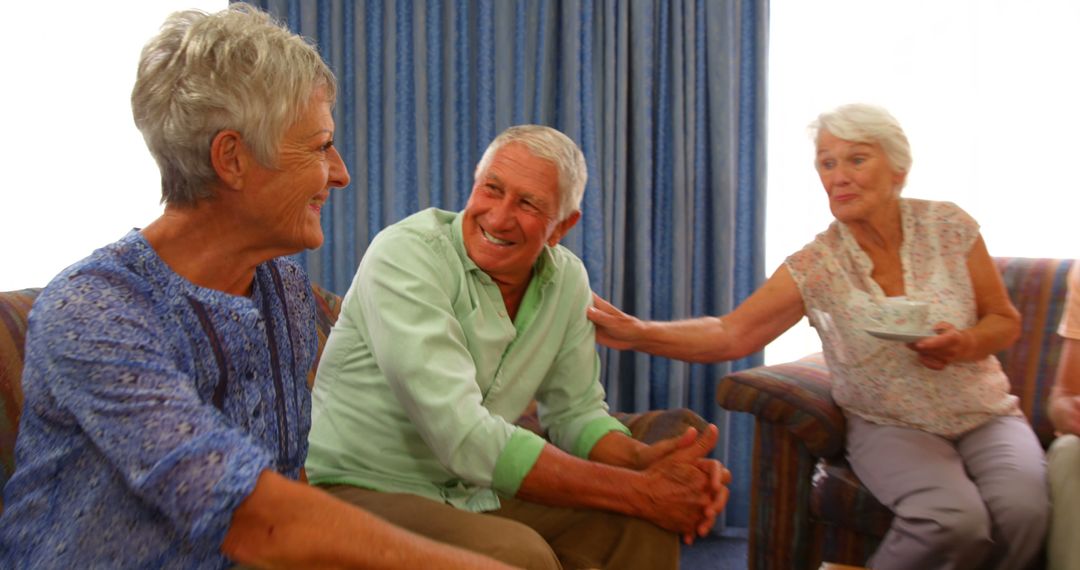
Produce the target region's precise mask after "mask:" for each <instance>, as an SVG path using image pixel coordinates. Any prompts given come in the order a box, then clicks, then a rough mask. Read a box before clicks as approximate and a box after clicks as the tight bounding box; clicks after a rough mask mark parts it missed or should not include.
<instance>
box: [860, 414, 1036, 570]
mask: <svg viewBox="0 0 1080 570" xmlns="http://www.w3.org/2000/svg"><path fill="white" fill-rule="evenodd" d="M847 425H848V429H847V454H848V462H849V463H850V464H851V467H852V469H853V470H854V471H855V474H856V475H858V477H859V479H861V480H862V482H863V484H864V485H866V488H867V489H869V490H870V492H871V493H873V494H874V496H875V497H877V499H878V500H879V501H881V503H882V504H883V505H885V506H886V507H888V508H889V509H891V510H892V511H893V513H894V514H895V515H896V518H894V519H893V523H892V527H891V528H890V529H889V532H888V533H887V534H886V535H885V538H884V540H883V541H882V543H881V545H880V546H879V547H878V550H877V551H876V552H875V553H874V555H873V557H871V559H870V562H869V567H871V568H876V569H886V570H887V569H893V568H897V569H912V568H918V569H919V570H929V569H931V568H941V569H953V568H955V569H963V570H972V569H976V568H996V569H1002V570H1004V569H1018V570H1019V569H1022V568H1026V567H1027V566H1028V565H1029V564H1030V563H1031V562H1032V561H1033V560H1034V559H1035V557H1036V556H1037V555H1038V554H1039V551H1040V549H1041V548H1042V545H1043V540H1044V538H1045V535H1046V528H1047V523H1048V520H1049V517H1050V499H1049V491H1048V489H1047V482H1046V457H1045V455H1044V454H1043V450H1042V446H1041V445H1040V444H1039V440H1038V439H1037V438H1036V437H1035V433H1034V432H1033V431H1032V429H1031V426H1030V425H1028V423H1027V421H1026V420H1025V419H1024V418H1021V417H1014V416H1004V417H998V418H995V419H993V420H990V421H989V422H987V423H985V424H983V425H981V426H979V427H978V428H976V429H974V430H972V431H970V432H968V433H965V434H963V435H962V436H960V437H958V438H956V439H946V438H943V437H940V436H936V435H933V434H930V433H927V432H924V431H920V430H915V429H909V428H901V427H893V426H882V425H877V424H873V423H870V422H868V421H865V420H862V419H860V418H857V417H855V416H850V415H849V416H848V424H847Z"/></svg>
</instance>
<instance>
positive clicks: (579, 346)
mask: <svg viewBox="0 0 1080 570" xmlns="http://www.w3.org/2000/svg"><path fill="white" fill-rule="evenodd" d="M590 302H591V293H590V289H589V282H588V276H587V275H586V273H585V268H584V266H583V265H582V263H581V261H580V260H579V259H578V258H577V257H575V256H574V254H572V253H571V252H570V251H569V250H567V249H566V248H564V247H562V246H556V247H547V248H545V249H544V251H543V252H542V253H541V255H540V258H539V259H538V260H537V262H536V266H535V268H534V271H533V279H532V281H531V282H530V283H529V287H528V290H527V292H526V293H525V298H524V299H523V300H522V303H521V306H520V308H519V309H518V314H517V318H516V319H515V320H513V321H511V320H510V318H509V317H508V315H507V313H506V307H505V305H504V304H503V299H502V295H501V294H500V292H499V288H498V286H496V284H495V282H494V281H493V280H492V279H491V278H490V277H489V276H488V275H487V274H486V273H484V272H483V271H482V270H481V269H480V268H478V267H477V266H476V264H474V263H473V262H472V260H471V259H469V257H468V255H467V254H466V252H465V244H464V242H463V241H462V237H461V215H460V214H456V213H453V212H445V211H442V210H436V209H429V210H424V211H422V212H419V213H417V214H414V215H412V216H410V217H408V218H406V219H405V220H402V221H401V222H399V223H397V224H394V225H392V226H390V227H388V228H386V229H385V230H383V231H382V232H381V233H380V234H379V235H378V236H376V238H375V239H374V240H373V241H372V243H371V245H370V247H369V248H368V250H367V253H366V254H365V255H364V259H363V261H361V262H360V268H359V269H358V270H357V273H356V278H355V279H354V280H353V283H352V286H351V287H350V288H349V291H348V292H347V293H346V294H345V298H344V299H343V302H342V307H341V316H340V317H339V318H338V321H337V323H336V324H335V325H334V328H333V331H332V332H331V333H330V338H329V339H328V340H327V342H326V348H325V351H324V352H323V356H322V360H321V361H320V363H319V370H318V375H317V376H316V380H315V388H314V392H313V394H312V400H313V404H312V428H311V435H310V449H309V452H308V458H307V465H306V468H307V474H308V478H309V480H310V481H311V482H312V483H315V484H333V483H345V484H350V485H356V486H360V487H366V488H370V489H375V490H378V491H384V492H404V493H413V494H416V495H421V496H424V497H428V498H431V499H434V500H437V501H444V502H446V503H449V504H451V505H454V506H456V507H458V508H462V509H467V510H470V511H486V510H492V509H496V508H498V507H499V499H498V496H497V495H496V492H499V493H505V494H507V495H513V494H515V493H516V492H517V489H518V487H519V486H520V485H521V481H522V479H524V477H525V475H526V474H527V473H528V472H529V470H530V469H532V466H533V464H534V463H535V462H536V459H537V457H538V456H539V455H540V451H541V449H542V448H543V446H544V440H543V439H541V438H540V437H539V436H537V435H536V434H534V433H532V432H531V431H529V430H526V429H523V428H520V427H517V426H515V425H513V423H512V422H513V421H514V420H515V419H517V418H518V417H519V416H520V415H521V413H522V412H523V411H524V410H525V408H526V406H528V404H529V402H530V401H531V400H532V399H533V398H536V400H537V401H538V404H539V408H538V409H539V418H540V422H541V424H543V425H544V427H546V428H547V429H548V434H549V438H550V439H551V441H552V443H554V444H555V445H557V446H558V447H560V448H562V449H564V450H566V451H568V452H570V453H573V454H574V455H577V456H579V457H587V456H588V454H589V452H590V450H591V449H592V447H593V445H595V444H596V442H597V441H598V440H599V439H600V438H601V437H603V436H604V435H605V434H607V433H608V432H611V431H621V432H623V433H629V432H628V430H627V429H626V428H625V427H624V426H623V425H622V424H621V423H620V422H618V421H617V420H615V419H614V418H612V417H611V416H610V415H608V413H607V405H606V403H605V402H604V390H603V388H602V387H601V385H600V381H599V373H600V362H599V359H598V358H597V355H596V346H595V338H594V336H595V332H594V329H593V326H592V323H590V322H589V321H588V320H587V319H586V318H585V309H586V307H587V306H588V305H589V303H590Z"/></svg>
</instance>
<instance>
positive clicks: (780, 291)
mask: <svg viewBox="0 0 1080 570" xmlns="http://www.w3.org/2000/svg"><path fill="white" fill-rule="evenodd" d="M594 300H595V304H594V306H593V307H592V308H590V309H589V310H588V312H587V315H588V317H589V320H591V321H592V322H593V323H594V324H595V325H596V339H597V341H598V342H600V344H603V345H604V346H609V347H611V348H615V349H619V350H637V351H641V352H648V353H650V354H655V355H658V356H666V357H668V358H675V359H678V360H686V361H689V362H702V363H707V362H723V361H727V360H734V359H737V358H742V357H744V356H747V355H749V354H753V353H755V352H757V351H759V350H761V349H762V348H764V347H765V345H766V344H768V343H769V342H771V341H772V340H774V339H775V338H776V337H778V336H780V335H781V334H783V332H784V331H786V330H787V329H789V328H791V327H792V326H794V325H795V324H796V323H798V322H799V319H801V318H802V317H803V314H804V309H803V301H802V295H801V294H800V293H799V288H798V286H797V285H796V283H795V279H794V278H793V277H792V276H791V273H790V272H789V271H788V268H787V266H786V265H781V266H780V268H779V269H777V270H776V272H775V273H773V275H772V277H770V278H769V279H768V280H767V281H766V282H765V283H764V284H763V285H762V286H761V287H760V288H758V290H757V291H755V292H754V293H753V294H752V295H750V297H749V298H747V299H746V300H745V301H743V303H742V304H740V305H739V306H738V307H737V308H736V309H735V310H734V311H732V312H731V313H729V314H728V315H725V316H724V317H699V318H694V319H685V320H680V321H670V322H662V321H641V320H638V319H636V318H634V317H632V316H629V315H626V314H625V313H623V312H622V311H619V310H618V309H617V308H615V307H614V306H612V305H611V304H610V303H607V302H606V301H604V300H603V299H600V298H599V297H595V299H594Z"/></svg>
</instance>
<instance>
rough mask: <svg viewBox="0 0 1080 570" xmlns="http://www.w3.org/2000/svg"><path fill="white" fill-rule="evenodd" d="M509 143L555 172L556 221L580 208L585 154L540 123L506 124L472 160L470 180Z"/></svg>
mask: <svg viewBox="0 0 1080 570" xmlns="http://www.w3.org/2000/svg"><path fill="white" fill-rule="evenodd" d="M510 143H520V144H522V145H524V146H525V148H527V149H529V152H530V153H532V155H533V156H536V157H538V158H543V159H545V160H550V161H551V162H553V163H554V164H555V170H556V171H557V172H558V173H559V221H562V220H565V219H566V217H567V216H569V215H570V214H572V213H573V212H575V211H577V210H579V209H581V197H582V195H584V194H585V182H586V181H587V180H588V177H589V174H588V169H587V168H586V166H585V155H584V154H582V152H581V149H580V148H578V145H577V144H575V143H574V141H573V140H571V139H570V137H568V136H566V135H565V134H563V133H561V132H559V131H557V130H555V129H553V128H551V127H546V126H544V125H517V126H513V127H510V128H508V129H506V130H505V131H503V132H502V133H500V134H499V136H497V137H495V140H493V141H491V144H489V145H488V147H487V150H485V151H484V155H483V156H481V157H480V162H478V163H476V171H475V172H474V173H473V179H474V181H479V180H480V176H481V174H483V172H484V171H485V170H487V167H488V165H490V164H491V160H492V159H493V158H495V153H496V152H498V150H499V149H500V148H502V147H504V146H506V145H508V144H510Z"/></svg>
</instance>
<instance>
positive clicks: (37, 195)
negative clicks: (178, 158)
mask: <svg viewBox="0 0 1080 570" xmlns="http://www.w3.org/2000/svg"><path fill="white" fill-rule="evenodd" d="M227 4H228V3H227V0H128V1H126V2H55V3H53V2H50V3H44V2H10V3H6V4H5V5H4V33H2V34H0V58H2V59H0V66H2V69H3V70H4V88H3V89H0V124H2V125H3V132H4V136H3V137H0V170H2V172H3V177H4V183H3V185H2V188H0V244H2V245H0V291H8V290H12V289H21V288H23V287H40V286H43V285H45V283H47V282H48V280H49V279H50V278H51V277H52V276H53V275H55V274H56V273H57V272H59V271H60V270H61V269H63V268H64V267H66V266H67V265H70V264H71V263H72V262H74V261H77V260H79V259H80V258H82V257H85V256H86V255H87V254H89V253H90V252H91V251H93V249H94V248H96V247H99V246H102V245H104V244H106V243H109V242H111V241H114V240H116V239H118V238H119V237H121V236H122V235H123V234H124V233H126V232H127V230H129V229H131V228H132V227H136V226H143V225H145V224H147V223H149V222H150V221H152V220H153V219H154V218H155V217H157V215H158V214H159V213H160V212H161V207H160V206H159V205H158V199H159V197H160V188H161V186H160V182H159V178H158V172H157V166H156V165H155V164H154V160H153V159H152V158H151V157H150V153H149V152H148V151H147V150H146V146H145V145H144V144H143V140H142V136H141V135H140V134H139V131H138V130H137V129H136V128H135V125H134V123H133V122H132V119H131V106H130V104H129V97H130V94H131V87H132V85H133V84H134V82H135V70H136V66H137V64H138V59H139V52H140V51H141V49H142V46H143V44H144V43H146V41H147V40H148V39H150V38H151V37H152V36H153V35H154V34H155V33H156V32H157V30H158V27H159V26H160V25H161V23H162V21H164V19H165V16H167V15H168V14H169V13H171V12H173V11H175V10H181V9H187V8H200V9H203V10H207V11H216V10H220V9H222V8H224V7H225V6H227Z"/></svg>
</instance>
